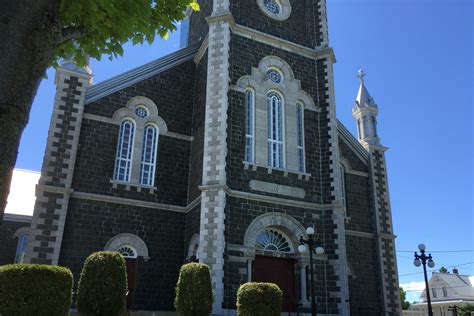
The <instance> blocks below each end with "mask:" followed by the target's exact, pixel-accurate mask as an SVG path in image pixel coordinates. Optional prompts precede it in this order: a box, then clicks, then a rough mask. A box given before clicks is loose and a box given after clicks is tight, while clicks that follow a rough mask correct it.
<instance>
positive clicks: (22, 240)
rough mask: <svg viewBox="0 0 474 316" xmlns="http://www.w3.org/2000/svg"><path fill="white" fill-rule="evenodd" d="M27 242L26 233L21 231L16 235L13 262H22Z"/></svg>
mask: <svg viewBox="0 0 474 316" xmlns="http://www.w3.org/2000/svg"><path fill="white" fill-rule="evenodd" d="M27 243H28V233H23V234H21V235H20V236H19V237H18V245H17V247H16V254H15V263H22V262H23V259H24V258H25V251H26V244H27Z"/></svg>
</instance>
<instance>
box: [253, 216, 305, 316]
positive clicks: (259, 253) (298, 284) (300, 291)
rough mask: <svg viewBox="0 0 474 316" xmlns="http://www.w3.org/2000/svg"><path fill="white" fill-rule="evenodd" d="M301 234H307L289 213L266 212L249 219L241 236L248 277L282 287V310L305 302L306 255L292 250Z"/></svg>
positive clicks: (293, 308)
mask: <svg viewBox="0 0 474 316" xmlns="http://www.w3.org/2000/svg"><path fill="white" fill-rule="evenodd" d="M301 236H303V237H305V238H306V237H307V236H306V232H305V229H304V227H303V226H302V225H301V224H300V223H299V222H298V221H297V220H295V219H294V218H293V217H291V216H289V215H286V214H283V213H267V214H264V215H261V216H259V217H257V218H255V219H254V220H253V221H252V223H251V224H250V225H249V227H248V228H247V231H246V234H245V238H244V245H245V248H246V249H247V251H246V257H247V258H248V275H249V281H255V282H271V283H275V284H277V285H278V286H279V287H280V289H281V290H282V291H283V306H282V307H283V311H285V312H295V311H296V310H297V307H298V305H302V306H305V307H306V306H307V305H308V301H307V299H306V271H305V267H306V266H307V265H308V261H309V258H308V255H307V254H300V253H298V251H296V249H297V247H298V244H299V238H300V237H301Z"/></svg>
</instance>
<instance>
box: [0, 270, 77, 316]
mask: <svg viewBox="0 0 474 316" xmlns="http://www.w3.org/2000/svg"><path fill="white" fill-rule="evenodd" d="M72 281H73V277H72V273H71V271H70V270H69V269H68V268H64V267H58V266H50V265H43V264H9V265H4V266H1V267H0V315H5V316H7V315H9V316H22V315H36V316H50V315H55V316H66V315H69V307H70V305H71V300H72Z"/></svg>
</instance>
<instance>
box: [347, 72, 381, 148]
mask: <svg viewBox="0 0 474 316" xmlns="http://www.w3.org/2000/svg"><path fill="white" fill-rule="evenodd" d="M357 76H358V77H359V80H360V85H359V92H358V93H357V98H356V100H355V102H354V106H353V108H352V115H353V116H354V118H355V119H356V122H357V135H358V139H359V143H361V144H362V145H363V146H364V147H366V148H367V145H379V146H380V139H379V137H378V135H377V114H378V111H379V110H378V107H377V104H376V103H375V101H374V98H372V97H371V96H370V94H369V91H368V90H367V88H366V87H365V83H364V77H365V73H364V71H363V70H362V69H359V72H358V74H357Z"/></svg>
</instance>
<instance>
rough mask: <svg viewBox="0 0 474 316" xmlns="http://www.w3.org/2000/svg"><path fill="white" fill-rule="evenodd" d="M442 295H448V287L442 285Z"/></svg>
mask: <svg viewBox="0 0 474 316" xmlns="http://www.w3.org/2000/svg"><path fill="white" fill-rule="evenodd" d="M443 296H444V297H447V296H448V289H447V288H445V287H443Z"/></svg>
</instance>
